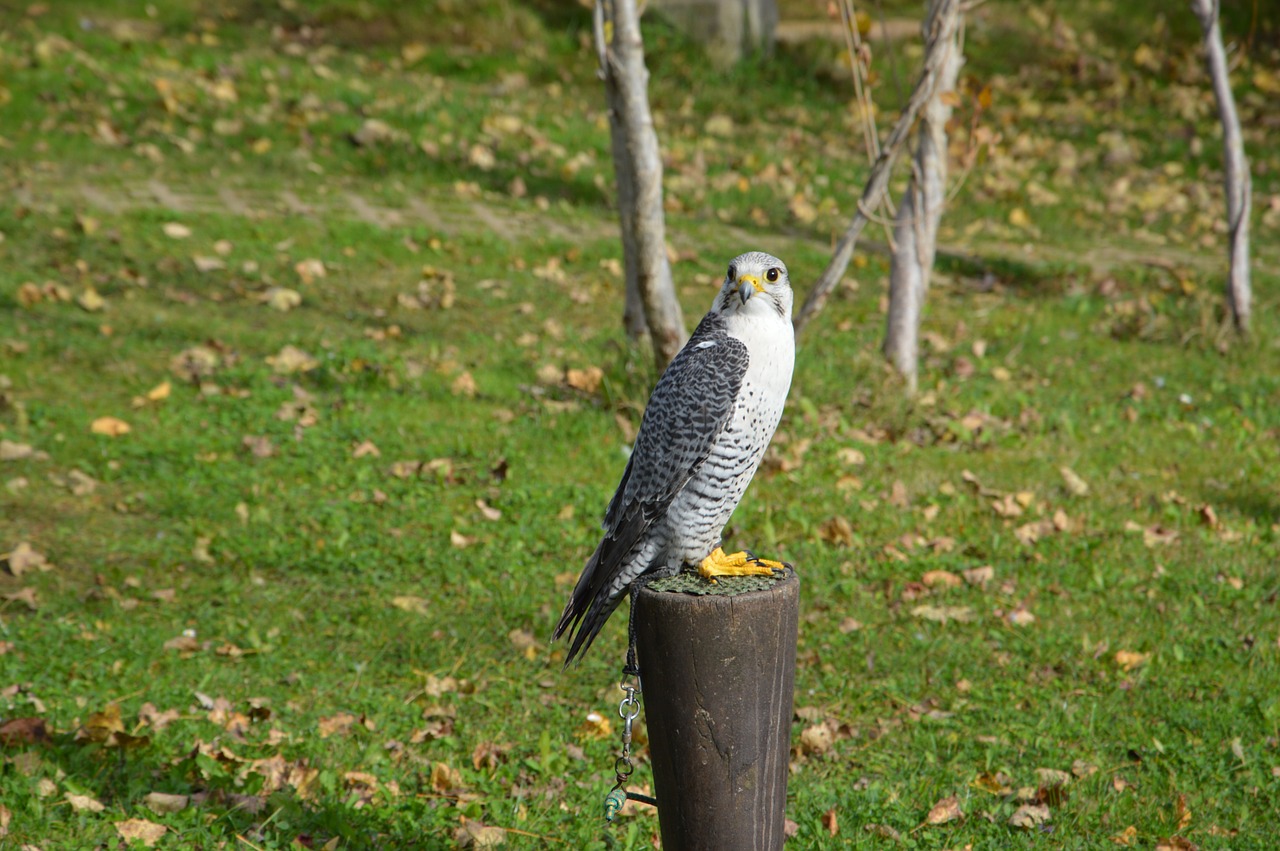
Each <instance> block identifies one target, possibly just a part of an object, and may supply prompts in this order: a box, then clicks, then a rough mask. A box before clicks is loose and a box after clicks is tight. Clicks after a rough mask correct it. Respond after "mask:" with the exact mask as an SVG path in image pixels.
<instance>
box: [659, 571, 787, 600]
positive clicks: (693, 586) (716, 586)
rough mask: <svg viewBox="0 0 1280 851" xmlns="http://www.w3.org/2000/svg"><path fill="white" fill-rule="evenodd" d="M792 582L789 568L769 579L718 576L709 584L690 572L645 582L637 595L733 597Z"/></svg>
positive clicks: (693, 572)
mask: <svg viewBox="0 0 1280 851" xmlns="http://www.w3.org/2000/svg"><path fill="white" fill-rule="evenodd" d="M794 579H796V572H795V571H794V570H792V569H791V568H787V570H785V571H783V572H782V573H775V574H774V575H773V576H718V577H716V579H715V581H714V582H713V581H712V580H710V579H707V578H705V577H704V576H702V575H701V574H700V573H698V572H697V571H694V570H683V571H681V572H680V573H677V574H675V575H674V576H663V577H660V578H658V579H654V580H651V581H650V582H648V583H647V584H646V585H645V586H644V588H643V589H642V591H641V593H644V591H652V592H656V593H669V594H693V595H695V596H699V597H736V596H738V595H739V594H749V593H751V592H752V591H768V590H771V589H773V588H776V587H778V586H779V585H782V584H784V583H786V582H788V581H790V580H794Z"/></svg>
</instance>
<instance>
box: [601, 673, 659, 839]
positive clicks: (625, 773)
mask: <svg viewBox="0 0 1280 851" xmlns="http://www.w3.org/2000/svg"><path fill="white" fill-rule="evenodd" d="M619 688H621V689H622V690H623V691H624V692H625V693H626V694H625V695H624V696H623V698H622V702H621V703H619V704H618V717H620V718H621V719H622V754H621V755H620V756H619V757H618V758H617V759H616V760H614V763H613V774H614V777H615V778H617V781H616V782H615V783H614V784H613V788H612V789H610V790H609V794H608V795H606V796H605V799H604V819H605V821H609V822H611V821H613V819H614V818H615V817H616V816H617V815H618V813H619V812H621V811H622V806H623V804H625V803H626V802H627V800H628V799H630V800H632V801H640V802H642V803H646V804H650V805H653V806H657V803H658V802H657V801H656V800H654V799H653V798H651V797H649V796H648V795H639V794H636V793H634V792H628V791H627V790H626V785H627V781H628V780H629V779H630V778H631V774H632V773H633V772H634V771H635V764H634V763H633V762H632V761H631V726H632V725H633V724H634V723H635V720H636V719H637V718H639V717H640V678H639V677H636V676H632V677H631V678H630V681H628V680H623V681H622V682H621V683H620V684H619Z"/></svg>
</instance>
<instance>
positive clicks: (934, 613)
mask: <svg viewBox="0 0 1280 851" xmlns="http://www.w3.org/2000/svg"><path fill="white" fill-rule="evenodd" d="M911 616H912V617H915V618H920V619H922V620H927V621H934V622H936V623H946V622H947V621H959V622H960V623H968V622H969V621H973V620H977V617H978V616H977V615H975V614H974V612H973V609H972V608H970V607H969V606H916V607H915V608H914V609H912V610H911Z"/></svg>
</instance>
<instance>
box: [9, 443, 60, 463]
mask: <svg viewBox="0 0 1280 851" xmlns="http://www.w3.org/2000/svg"><path fill="white" fill-rule="evenodd" d="M28 458H29V459H31V460H33V461H47V460H49V453H47V452H41V451H40V450H38V449H34V448H32V447H31V446H30V445H29V444H26V443H15V442H13V441H11V440H0V461H25V460H27V459H28Z"/></svg>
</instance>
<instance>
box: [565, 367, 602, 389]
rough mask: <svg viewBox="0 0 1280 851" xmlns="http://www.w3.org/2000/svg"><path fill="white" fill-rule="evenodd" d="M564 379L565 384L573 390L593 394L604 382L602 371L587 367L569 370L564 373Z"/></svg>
mask: <svg viewBox="0 0 1280 851" xmlns="http://www.w3.org/2000/svg"><path fill="white" fill-rule="evenodd" d="M564 377H565V382H566V383H568V385H569V386H570V387H572V388H574V389H575V390H581V391H582V392H583V393H589V394H594V393H595V392H596V391H598V390H599V389H600V385H601V383H602V382H603V381H604V370H603V369H601V368H600V367H598V366H589V367H587V368H586V369H569V370H566V371H565V374H564Z"/></svg>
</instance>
